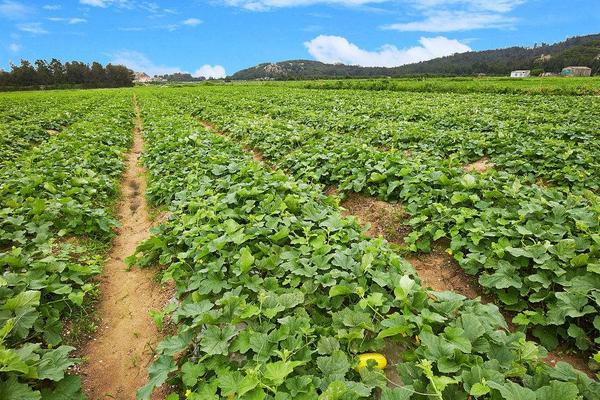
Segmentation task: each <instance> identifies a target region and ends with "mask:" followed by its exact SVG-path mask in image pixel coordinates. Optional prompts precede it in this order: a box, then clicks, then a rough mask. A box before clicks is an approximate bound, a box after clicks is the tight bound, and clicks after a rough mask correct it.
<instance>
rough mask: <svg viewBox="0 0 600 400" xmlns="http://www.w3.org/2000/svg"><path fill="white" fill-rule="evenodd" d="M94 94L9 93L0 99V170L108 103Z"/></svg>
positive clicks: (103, 97) (105, 98) (102, 97)
mask: <svg viewBox="0 0 600 400" xmlns="http://www.w3.org/2000/svg"><path fill="white" fill-rule="evenodd" d="M108 99H109V96H108V95H105V96H99V95H98V94H97V93H94V94H90V93H78V92H56V93H51V94H48V93H11V94H4V95H3V96H2V97H1V98H0V168H1V167H3V166H4V165H6V163H8V162H9V161H11V160H14V159H15V158H17V157H19V155H20V154H21V153H23V152H25V151H26V150H28V149H29V148H31V147H32V146H35V145H37V144H39V143H42V142H44V141H46V140H47V139H48V138H49V137H50V136H51V134H55V133H57V132H59V131H61V130H62V129H64V128H65V127H67V126H69V125H71V124H73V123H74V122H76V121H77V120H78V119H80V118H82V117H83V116H84V115H85V114H86V113H87V112H89V111H90V110H91V109H92V108H93V107H94V108H95V107H98V106H99V105H100V104H99V103H101V102H104V101H108Z"/></svg>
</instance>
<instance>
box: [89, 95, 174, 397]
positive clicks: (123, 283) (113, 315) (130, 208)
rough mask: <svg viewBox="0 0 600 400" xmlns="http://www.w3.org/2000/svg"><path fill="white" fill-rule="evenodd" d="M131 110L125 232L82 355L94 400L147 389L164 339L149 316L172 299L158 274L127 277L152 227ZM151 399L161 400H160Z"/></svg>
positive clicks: (122, 206) (122, 218) (120, 211)
mask: <svg viewBox="0 0 600 400" xmlns="http://www.w3.org/2000/svg"><path fill="white" fill-rule="evenodd" d="M133 106H134V109H135V127H134V130H133V146H132V148H131V150H130V152H129V153H128V154H127V161H126V170H125V172H124V174H123V179H122V183H121V199H120V201H119V203H118V206H117V215H118V219H119V222H120V225H121V226H120V228H119V230H118V233H117V236H116V237H115V239H114V241H113V245H112V249H111V251H110V254H109V259H108V261H107V262H106V264H105V265H104V270H103V273H102V277H101V284H100V288H101V298H100V302H99V304H98V313H99V315H100V318H101V321H102V322H101V324H100V328H99V329H98V331H97V332H96V334H95V336H94V338H93V339H92V340H90V342H89V343H88V344H87V346H86V347H85V348H84V351H83V356H84V358H85V361H86V362H85V364H84V365H83V366H82V368H81V370H82V381H83V387H84V391H85V394H86V395H87V396H88V398H89V399H90V400H98V399H119V400H121V399H124V400H126V399H135V394H136V391H137V389H138V388H139V387H141V386H143V385H144V384H145V383H146V379H147V367H148V365H149V364H150V362H151V361H152V359H153V356H154V350H153V349H154V348H155V346H156V344H157V342H158V341H159V340H160V338H161V334H160V332H159V331H158V330H157V328H156V326H155V324H154V322H153V321H152V319H151V318H150V316H149V311H150V310H153V309H161V308H162V307H163V306H164V304H165V302H166V300H167V298H168V293H167V291H166V290H163V289H161V287H160V286H159V285H158V284H157V283H156V282H155V281H154V274H155V272H153V271H152V270H139V269H134V270H131V271H127V266H126V264H125V262H124V259H125V257H128V256H130V255H131V254H133V253H134V251H135V249H136V246H137V245H138V244H139V243H140V242H141V241H142V240H144V239H146V238H148V237H149V229H150V226H151V223H150V219H149V216H148V209H147V205H146V199H145V196H144V193H145V190H146V182H145V178H144V169H143V168H142V167H141V166H140V164H139V156H140V153H141V152H142V149H143V141H142V136H141V131H142V122H141V118H140V111H139V107H138V104H137V100H136V98H135V97H134V98H133ZM153 398H156V399H160V398H161V394H160V393H158V394H156V395H155V396H154V397H153Z"/></svg>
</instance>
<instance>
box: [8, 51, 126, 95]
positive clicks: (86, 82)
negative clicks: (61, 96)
mask: <svg viewBox="0 0 600 400" xmlns="http://www.w3.org/2000/svg"><path fill="white" fill-rule="evenodd" d="M132 85H133V71H131V70H130V69H128V68H127V67H124V66H122V65H113V64H107V65H106V66H103V65H102V64H100V63H97V62H93V63H91V64H86V63H83V62H80V61H70V62H66V63H64V64H63V63H62V62H61V61H59V60H57V59H55V58H53V59H52V61H50V62H47V61H45V60H37V61H36V62H35V63H33V64H31V63H30V62H29V61H27V60H21V63H20V64H19V65H15V64H12V65H11V70H10V71H8V72H7V71H1V70H0V90H24V89H32V88H63V87H85V88H107V87H123V86H132Z"/></svg>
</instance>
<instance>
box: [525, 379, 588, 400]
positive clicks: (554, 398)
mask: <svg viewBox="0 0 600 400" xmlns="http://www.w3.org/2000/svg"><path fill="white" fill-rule="evenodd" d="M535 394H536V396H537V400H567V399H577V398H578V395H579V389H578V388H577V385H576V384H574V383H571V382H559V381H552V382H550V386H544V387H541V388H539V389H538V390H536V392H535Z"/></svg>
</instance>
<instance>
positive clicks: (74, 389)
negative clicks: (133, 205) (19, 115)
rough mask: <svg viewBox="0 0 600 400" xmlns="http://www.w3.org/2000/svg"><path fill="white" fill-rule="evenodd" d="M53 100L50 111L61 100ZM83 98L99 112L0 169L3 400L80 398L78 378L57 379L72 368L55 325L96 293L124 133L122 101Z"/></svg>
mask: <svg viewBox="0 0 600 400" xmlns="http://www.w3.org/2000/svg"><path fill="white" fill-rule="evenodd" d="M27 95H31V94H27ZM53 95H55V96H56V99H55V100H54V101H53V102H52V104H54V102H58V101H60V100H64V99H65V97H62V95H59V94H55V93H53ZM83 98H84V99H87V100H90V101H95V102H96V104H97V105H98V107H96V108H95V109H94V112H93V113H91V114H90V115H88V117H87V118H85V120H80V121H78V122H75V123H73V124H72V125H70V126H68V127H66V128H65V129H63V130H62V131H60V132H59V133H57V134H55V135H52V136H51V137H49V138H47V140H46V141H43V142H42V143H40V144H39V145H38V146H37V147H34V148H31V149H30V150H28V151H26V152H24V153H23V154H21V155H20V156H18V157H16V158H15V159H14V160H13V161H10V162H8V163H7V164H6V165H5V166H4V167H3V168H2V169H0V270H1V271H2V274H1V275H0V398H1V399H3V400H4V399H6V400H37V399H48V400H50V399H54V400H56V399H81V398H82V394H81V393H80V389H79V386H80V382H79V377H77V376H70V375H65V371H66V370H67V369H68V368H69V367H71V366H73V365H74V364H75V363H76V362H77V360H76V359H74V358H72V357H70V353H71V352H72V351H73V350H74V348H73V347H70V346H67V345H64V344H63V338H62V333H63V332H62V330H63V322H64V320H65V319H67V318H69V317H71V316H73V315H77V313H79V311H80V310H81V307H82V305H83V304H84V301H86V299H87V298H88V297H89V296H90V295H92V294H93V293H94V292H95V286H96V285H95V283H94V282H93V281H92V278H93V277H94V276H95V275H97V274H98V273H99V272H100V269H101V266H102V263H103V261H104V260H103V256H102V248H105V247H106V246H107V244H108V243H109V241H110V238H111V237H112V235H113V233H112V229H113V228H114V226H115V224H116V222H115V220H114V218H113V217H112V216H111V207H112V204H113V202H114V199H115V197H116V195H117V194H118V193H117V189H118V179H119V177H120V174H121V171H122V168H123V161H122V156H123V153H124V151H125V150H126V149H127V148H128V146H129V144H130V141H131V128H132V106H131V93H127V92H117V91H115V92H112V93H111V95H110V103H109V102H105V100H106V97H105V96H104V95H102V94H99V93H98V92H95V94H94V95H92V96H91V98H89V97H88V95H84V96H83ZM87 100H83V101H84V102H85V101H87ZM34 103H35V102H34ZM79 104H80V105H81V104H82V103H79ZM74 107H75V108H76V107H77V106H74ZM67 109H71V110H72V108H69V107H65V108H61V109H60V110H61V111H57V114H58V115H61V113H68V111H66V110H67ZM69 112H70V111H69ZM51 113H52V112H49V114H51ZM59 120H60V117H59V118H58V119H55V121H59Z"/></svg>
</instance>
